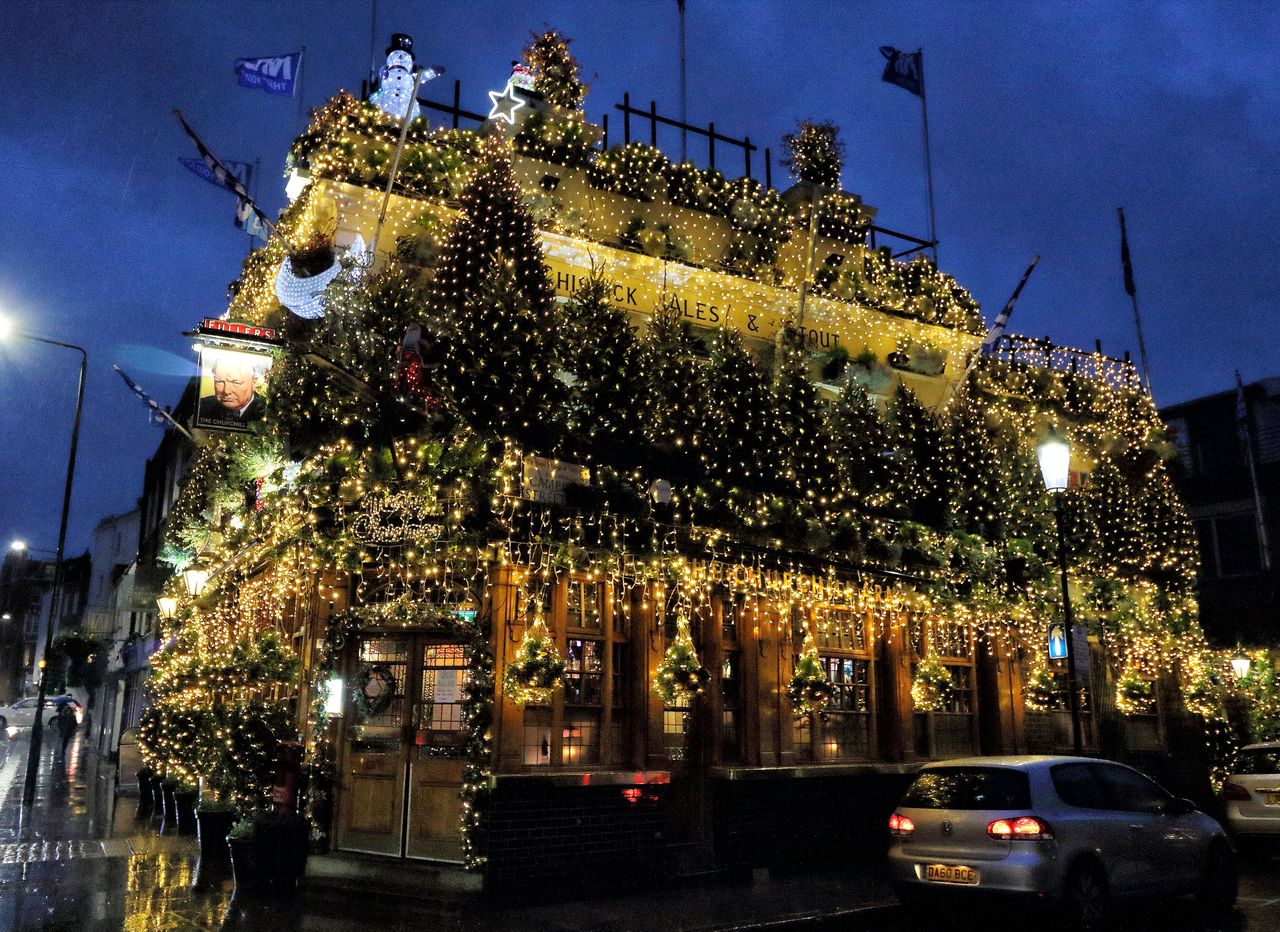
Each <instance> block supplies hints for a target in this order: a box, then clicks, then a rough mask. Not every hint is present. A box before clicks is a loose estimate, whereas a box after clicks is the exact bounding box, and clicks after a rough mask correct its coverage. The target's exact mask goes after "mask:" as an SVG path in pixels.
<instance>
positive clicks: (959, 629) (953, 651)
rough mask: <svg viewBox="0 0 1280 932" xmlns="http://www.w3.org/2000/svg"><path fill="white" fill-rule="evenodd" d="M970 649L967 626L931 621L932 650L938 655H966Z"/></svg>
mask: <svg viewBox="0 0 1280 932" xmlns="http://www.w3.org/2000/svg"><path fill="white" fill-rule="evenodd" d="M970 650H971V639H970V631H969V628H968V627H967V626H965V625H960V624H955V623H952V622H940V621H935V622H934V623H933V651H934V653H935V654H937V655H938V656H939V657H968V656H969V653H970Z"/></svg>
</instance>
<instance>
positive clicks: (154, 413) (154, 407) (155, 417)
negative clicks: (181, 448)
mask: <svg viewBox="0 0 1280 932" xmlns="http://www.w3.org/2000/svg"><path fill="white" fill-rule="evenodd" d="M111 368H112V369H114V370H116V374H117V375H119V376H120V378H122V379H124V384H125V385H128V386H129V391H131V392H133V393H134V394H135V395H137V396H138V397H139V398H141V399H142V400H143V401H145V402H146V403H147V407H148V408H150V409H151V420H152V422H154V423H156V424H161V423H163V422H165V421H168V422H169V423H170V424H171V425H172V426H173V427H175V428H177V429H178V431H179V432H180V433H181V434H182V435H183V436H184V437H186V438H187V439H188V440H191V439H192V437H191V434H190V433H188V432H187V429H186V428H185V427H183V426H182V425H181V424H179V423H178V422H177V421H175V420H174V419H173V415H171V414H170V413H169V412H168V411H166V410H165V409H164V408H162V407H160V402H158V401H156V400H155V399H154V398H152V397H151V396H150V395H148V394H147V393H146V391H145V390H144V389H143V388H142V386H141V385H139V384H138V383H137V382H135V381H134V380H133V379H131V378H129V376H128V375H126V374H125V371H124V370H123V369H121V368H120V367H119V366H117V365H116V364H115V363H112V364H111Z"/></svg>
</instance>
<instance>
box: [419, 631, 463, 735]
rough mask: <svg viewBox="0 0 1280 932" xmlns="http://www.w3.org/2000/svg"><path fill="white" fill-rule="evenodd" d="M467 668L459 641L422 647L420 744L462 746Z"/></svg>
mask: <svg viewBox="0 0 1280 932" xmlns="http://www.w3.org/2000/svg"><path fill="white" fill-rule="evenodd" d="M466 667H467V662H466V657H465V655H464V652H463V649H462V645H461V644H428V645H426V646H425V647H424V649H423V658H422V697H421V698H422V707H421V712H420V716H421V717H420V718H419V728H420V733H419V741H418V743H419V745H423V746H427V747H438V748H456V747H460V746H461V744H462V737H463V736H462V692H463V683H464V681H465V679H466Z"/></svg>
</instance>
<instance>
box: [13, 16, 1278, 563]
mask: <svg viewBox="0 0 1280 932" xmlns="http://www.w3.org/2000/svg"><path fill="white" fill-rule="evenodd" d="M374 6H376V11H377V25H376V45H377V48H376V51H377V53H378V54H377V58H378V60H379V62H380V61H381V59H382V55H381V53H382V50H383V48H384V46H385V44H386V40H387V37H388V36H389V35H390V33H392V32H396V31H402V32H407V33H410V34H411V35H412V36H413V37H414V39H415V45H416V49H417V51H418V59H419V62H420V63H438V64H443V65H444V66H445V67H446V68H447V70H448V73H447V75H446V76H445V77H444V78H442V79H440V80H439V81H437V82H435V83H434V84H430V85H427V86H426V87H425V89H424V92H423V96H424V97H428V98H432V99H438V100H445V99H448V98H449V97H450V96H451V94H452V82H453V79H455V78H457V79H461V81H462V95H463V106H464V107H468V108H470V109H473V110H482V109H487V104H488V99H487V97H486V96H485V92H486V91H488V90H491V89H499V88H501V87H502V86H503V84H504V83H505V80H506V77H507V75H508V73H509V70H510V69H509V63H510V61H511V59H513V58H515V57H517V56H518V53H519V50H520V48H521V47H522V46H523V44H524V42H525V41H526V39H527V38H528V35H529V31H530V29H533V28H540V27H542V26H543V25H544V24H548V25H550V26H554V27H555V28H558V29H560V30H561V31H562V32H565V33H567V34H568V35H570V36H572V37H573V38H574V43H573V46H572V48H573V50H574V52H575V53H576V54H577V56H578V59H579V61H580V62H581V64H582V67H583V72H584V77H585V79H586V80H587V81H589V82H590V84H591V93H590V95H589V96H588V98H587V112H588V116H589V117H591V118H593V119H594V120H597V121H598V119H599V116H600V115H601V114H602V113H604V112H608V111H612V108H613V104H615V103H617V102H619V101H621V99H622V94H623V92H624V91H630V92H631V94H632V96H633V101H642V102H643V103H645V104H647V102H648V101H649V100H650V99H655V100H656V101H657V102H658V107H659V110H660V112H663V113H667V114H669V115H671V116H677V115H678V112H679V99H678V45H677V17H676V4H675V0H651V2H629V3H622V2H615V3H610V2H601V0H591V2H586V0H583V2H581V3H551V2H540V3H496V2H485V3H478V2H477V3H444V2H431V3H427V2H422V3H410V2H399V3H397V2H389V0H379V2H377V3H376V5H375V4H370V3H355V2H350V3H322V2H306V3H300V2H299V3H270V4H266V3H261V2H252V3H226V2H219V3H194V2H192V3H185V4H162V3H146V4H144V3H141V2H135V3H104V2H95V3H83V2H68V3H52V2H42V3H21V2H15V0H5V3H4V5H3V14H4V27H3V29H2V30H0V84H3V86H4V87H5V88H6V94H5V95H4V96H3V98H0V165H2V166H3V171H2V172H0V192H2V194H3V204H4V210H3V221H2V222H0V256H3V259H0V313H4V314H6V315H7V316H9V317H10V318H12V319H14V320H15V322H16V323H17V324H18V326H22V327H26V328H27V329H30V330H32V331H33V332H36V333H39V334H41V335H45V336H49V337H52V338H55V339H60V340H64V341H67V342H71V343H80V344H82V345H84V346H85V347H86V348H87V349H88V350H89V360H90V370H89V381H88V391H87V398H86V421H85V425H84V429H83V433H82V438H81V439H82V443H81V450H80V461H79V468H78V472H77V481H76V494H75V499H74V502H73V509H72V522H71V533H70V536H69V539H68V545H67V549H68V552H69V553H75V552H79V551H80V550H82V549H83V548H84V547H86V546H87V545H88V543H89V537H90V532H91V530H92V528H93V526H94V525H95V524H96V523H97V521H98V520H99V519H101V518H102V517H104V516H106V515H109V514H114V513H118V512H122V511H126V510H128V509H129V508H131V507H133V505H134V504H135V501H136V499H137V496H138V495H139V494H140V492H141V485H142V469H143V464H144V462H145V460H146V458H147V457H148V456H149V455H151V453H152V452H153V450H154V448H155V445H156V444H157V443H158V441H159V440H160V437H161V432H160V430H159V428H157V427H153V426H150V425H149V424H148V421H147V411H146V408H145V407H144V406H143V404H142V403H141V402H140V401H139V400H138V399H137V398H135V397H134V396H133V395H131V394H130V393H129V392H128V391H127V390H126V389H125V387H124V385H123V383H122V382H120V380H119V379H118V378H117V377H116V376H115V374H114V373H112V372H111V370H110V364H111V363H112V362H117V363H119V364H120V365H122V366H123V367H124V368H125V369H126V370H127V371H128V372H129V373H130V374H131V375H132V376H133V377H134V378H135V379H136V380H137V381H138V382H140V383H141V384H142V385H143V387H144V388H146V389H148V390H149V391H150V392H151V393H152V394H153V395H155V396H156V397H157V398H158V399H159V400H160V401H161V402H162V403H166V404H172V403H175V402H176V401H177V399H178V396H179V394H180V392H181V390H182V387H183V385H184V383H185V379H186V377H187V376H188V375H189V374H190V373H191V371H192V370H193V368H194V356H193V354H192V353H191V351H190V342H189V341H188V340H185V339H184V338H183V337H182V336H181V332H182V331H184V330H189V329H190V328H192V327H193V326H194V325H195V324H196V323H197V322H198V321H199V319H200V318H201V317H203V316H205V315H211V316H216V315H218V314H220V313H221V312H222V311H223V310H225V294H226V286H227V284H228V283H229V282H231V281H232V280H233V279H235V278H236V277H237V275H238V272H239V265H240V262H241V260H242V259H243V258H244V255H245V253H246V249H247V239H246V237H245V236H244V235H243V234H241V233H239V232H238V231H236V230H235V228H234V227H233V226H232V215H233V211H234V198H233V197H232V196H231V195H230V194H227V193H225V192H220V191H218V190H217V189H215V188H214V187H212V186H210V185H209V184H207V183H205V182H203V181H201V180H199V179H197V178H196V177H195V176H194V175H192V174H190V173H188V172H187V170H186V169H185V168H183V167H182V166H181V165H180V164H179V163H178V158H179V157H190V156H194V155H195V152H194V150H193V148H192V147H191V146H190V144H189V143H188V141H187V139H186V137H185V136H184V135H183V134H182V132H181V130H180V128H179V127H178V125H177V123H176V122H175V121H174V120H173V118H172V117H171V115H170V113H169V111H170V109H171V108H173V107H179V108H181V109H182V110H183V111H184V112H185V113H186V115H187V117H188V119H189V120H190V121H191V123H192V124H193V125H194V126H195V128H196V129H197V131H199V132H200V133H201V134H202V135H203V136H204V138H205V139H206V141H207V142H208V143H209V144H210V145H211V146H212V147H213V149H214V151H216V152H218V153H219V154H220V155H221V156H222V157H223V158H226V159H235V160H241V161H253V160H254V159H258V158H260V159H261V160H262V167H261V171H260V173H259V181H258V187H257V193H258V195H259V201H260V203H261V204H262V206H263V207H264V208H265V209H266V210H267V211H268V213H270V214H272V215H274V214H275V212H276V211H278V210H279V209H280V208H281V207H282V206H283V203H284V194H283V181H282V175H281V173H282V170H283V164H284V156H285V153H286V151H287V149H288V145H289V143H290V141H291V139H292V138H293V136H294V135H295V134H296V132H297V131H298V130H299V129H300V128H301V127H302V125H303V121H304V114H305V108H309V107H312V106H315V105H317V104H320V103H322V102H323V101H324V100H325V99H326V98H327V97H329V96H330V95H331V94H332V93H333V92H334V91H336V90H337V89H338V88H340V87H346V88H348V89H352V90H355V91H358V90H359V85H360V79H361V78H362V77H364V76H366V74H367V73H368V70H369V67H370V63H371V56H370V51H371V22H370V20H371V11H372V9H373V8H374ZM687 17H688V19H687V36H688V50H689V57H688V86H689V102H688V113H689V118H690V120H691V121H692V122H695V123H705V122H707V121H712V120H713V121H715V123H716V127H717V129H718V130H720V131H721V132H724V133H727V134H729V135H744V134H745V135H750V136H751V138H752V140H753V141H755V142H757V143H759V144H760V145H761V146H765V145H768V146H771V147H773V149H774V152H775V169H776V170H775V175H774V183H775V185H777V186H780V187H785V184H786V178H785V174H784V173H783V172H782V170H781V169H778V168H777V161H776V159H777V153H778V148H779V146H780V143H779V140H780V137H781V135H782V134H783V133H784V132H787V131H788V130H790V129H791V128H792V127H793V126H794V123H795V121H796V119H797V118H800V117H812V118H816V119H829V120H832V121H834V122H836V123H837V124H838V125H839V126H840V127H841V129H842V135H843V138H844V140H845V143H846V165H845V169H844V186H845V188H846V189H847V190H851V191H855V192H857V193H859V194H861V195H862V197H863V199H864V200H865V201H866V202H867V203H869V204H872V205H874V206H876V207H878V208H880V216H879V223H880V224H881V225H883V226H887V227H890V228H893V229H897V230H902V231H905V232H912V233H915V234H917V235H920V236H924V235H926V234H927V231H928V217H927V211H926V201H925V194H924V175H923V167H922V165H923V162H922V155H921V140H920V107H919V101H918V100H917V99H916V98H915V97H913V96H911V95H910V94H908V93H907V92H906V91H904V90H901V89H899V88H896V87H893V86H891V85H888V84H884V83H882V82H881V80H880V73H881V70H882V68H883V64H884V62H883V59H882V58H881V57H880V54H879V53H878V51H877V49H878V47H879V46H881V45H894V46H897V47H898V48H902V49H915V48H917V47H923V48H924V50H925V67H926V78H927V82H928V89H929V118H930V132H931V136H932V142H933V162H934V178H935V186H936V194H937V213H938V235H939V238H940V240H941V246H940V247H939V257H940V260H941V265H942V267H943V269H944V270H946V271H948V272H950V273H952V274H953V275H955V276H956V278H957V279H959V281H960V282H961V283H963V284H964V285H966V286H967V287H968V288H969V289H970V290H971V291H972V292H973V293H974V295H975V296H976V297H977V298H978V300H979V301H981V303H982V305H983V308H984V311H985V314H986V317H987V319H988V321H990V320H991V319H992V318H993V317H994V316H995V313H996V312H997V311H998V310H999V308H1000V306H1001V305H1002V304H1003V303H1004V301H1005V299H1006V298H1007V297H1008V294H1009V292H1010V291H1011V290H1012V288H1013V286H1014V284H1015V283H1016V282H1017V280H1018V277H1019V275H1020V274H1021V273H1022V270H1023V269H1024V268H1025V266H1026V264H1027V263H1028V261H1029V260H1030V258H1031V257H1032V256H1033V255H1035V254H1037V253H1038V254H1040V255H1041V256H1042V257H1043V258H1042V260H1041V263H1040V266H1039V268H1038V269H1037V271H1036V273H1035V275H1034V277H1033V278H1032V280H1031V282H1030V284H1029V285H1028V286H1027V288H1026V290H1025V291H1024V292H1023V295H1022V298H1021V300H1020V303H1019V306H1018V309H1017V312H1016V313H1015V315H1014V317H1013V321H1012V325H1011V329H1013V330H1015V331H1018V332H1022V333H1026V334H1030V335H1034V336H1044V335H1050V336H1052V337H1053V339H1054V340H1055V341H1056V342H1059V343H1063V344H1067V345H1074V346H1080V347H1085V348H1092V346H1093V341H1094V339H1095V338H1099V339H1101V340H1102V344H1103V349H1104V350H1105V351H1107V352H1110V353H1113V354H1115V355H1120V354H1122V353H1123V352H1124V351H1125V350H1130V351H1132V352H1133V353H1134V354H1135V356H1136V353H1137V340H1136V337H1135V335H1134V328H1133V321H1132V313H1131V310H1130V306H1129V301H1128V297H1127V296H1126V294H1125V293H1124V290H1123V287H1122V279H1121V271H1120V264H1119V232H1118V227H1117V221H1116V213H1115V208H1116V207H1117V206H1124V207H1125V209H1126V214H1127V217H1128V220H1129V233H1130V244H1131V248H1132V253H1133V262H1134V268H1135V275H1136V278H1137V285H1138V297H1139V300H1140V302H1141V307H1142V311H1143V314H1144V318H1145V323H1146V334H1147V344H1148V349H1149V352H1150V358H1151V368H1152V380H1153V383H1154V386H1155V396H1156V399H1157V401H1158V402H1159V403H1160V404H1162V405H1163V404H1170V403H1173V402H1177V401H1182V400H1185V399H1188V398H1192V397H1196V396H1198V395H1201V394H1206V393H1210V392H1214V391H1221V390H1224V389H1227V388H1229V387H1230V386H1231V385H1232V379H1233V376H1232V373H1233V370H1234V369H1237V368H1238V369H1240V371H1241V373H1242V374H1243V376H1244V378H1245V379H1246V380H1252V379H1257V378H1262V377H1265V376H1270V375H1280V360H1278V358H1277V348H1276V346H1277V338H1278V337H1280V333H1278V331H1277V326H1276V325H1277V322H1280V302H1278V301H1277V295H1280V268H1278V264H1277V256H1276V249H1275V245H1274V234H1275V231H1276V229H1277V227H1280V205H1278V201H1277V193H1276V183H1277V182H1276V179H1277V168H1276V166H1277V164H1280V90H1278V88H1280V80H1277V79H1278V78H1280V67H1278V66H1277V61H1278V60H1280V59H1278V58H1277V53H1276V49H1277V48H1280V6H1277V5H1275V4H1270V3H1265V4H1264V3H1256V4H1253V3H1242V2H1235V3H1229V4H1213V3H1185V4H1173V3H1165V4H1139V3H1124V4H1117V3H1114V2H1105V3H1083V2H1073V3H1065V2H1061V3H1058V2H1050V3H1027V2H1016V3H1008V4H995V3H991V4H982V3H968V2H966V3H961V2H952V3H944V2H930V3H908V2H893V3H857V2H841V3H836V2H831V3H801V2H796V0H787V2H777V3H763V2H761V3H739V4H731V3H714V2H711V0H688V13H687ZM301 46H305V47H306V53H305V57H304V61H303V72H302V94H301V99H300V100H290V99H287V98H280V97H271V96H268V95H266V94H264V93H263V92H261V91H255V90H247V89H241V88H239V87H237V86H236V80H235V76H234V75H233V73H232V64H233V62H234V60H235V59H236V58H238V57H242V56H259V55H272V54H282V53H285V52H290V51H295V50H297V49H298V48H299V47H301ZM615 116H616V114H615ZM611 122H614V120H613V118H611ZM619 130H620V125H619V124H618V123H616V122H615V123H614V128H613V129H612V132H613V133H615V134H616V133H618V131H619ZM659 143H660V145H662V147H663V148H664V149H665V151H667V153H668V154H669V155H672V156H678V155H679V140H678V138H677V137H676V136H675V135H674V134H672V135H669V136H664V137H660V139H659ZM690 152H691V154H694V155H696V156H698V158H699V159H701V156H702V154H703V153H702V150H701V149H700V148H699V146H698V145H697V144H696V143H695V142H693V141H692V140H691V142H690ZM717 155H718V158H717V162H718V163H719V164H720V165H721V166H722V167H724V168H726V169H729V170H730V171H731V172H735V173H736V163H735V162H734V161H733V160H731V158H730V157H729V156H728V155H727V154H724V150H722V152H720V153H717ZM77 359H78V357H77V356H76V354H74V353H71V352H68V351H66V350H55V349H52V348H47V347H42V346H38V345H37V344H32V343H29V342H25V341H15V342H11V343H10V344H8V345H6V346H3V347H0V389H2V390H3V393H4V397H5V398H6V399H8V403H7V404H5V405H4V406H3V408H0V476H3V493H0V542H7V541H8V540H9V539H11V538H12V537H14V536H21V537H23V538H25V539H27V540H28V541H29V542H30V543H31V544H33V545H34V546H37V547H45V548H53V547H54V545H55V543H56V536H57V518H58V510H59V507H60V504H61V489H62V481H63V470H64V467H65V462H66V452H67V443H68V439H69V436H70V427H71V415H72V411H73V407H74V387H75V368H76V362H77Z"/></svg>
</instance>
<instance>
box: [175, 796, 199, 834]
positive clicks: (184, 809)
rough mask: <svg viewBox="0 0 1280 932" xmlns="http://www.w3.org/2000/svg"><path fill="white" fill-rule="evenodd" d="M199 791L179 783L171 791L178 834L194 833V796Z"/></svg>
mask: <svg viewBox="0 0 1280 932" xmlns="http://www.w3.org/2000/svg"><path fill="white" fill-rule="evenodd" d="M198 794H199V790H198V789H197V788H196V787H195V786H193V785H191V784H190V783H179V784H178V785H177V786H176V787H174V790H173V801H174V812H175V813H176V815H177V823H178V834H179V835H194V834H195V833H196V796H197V795H198Z"/></svg>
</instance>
